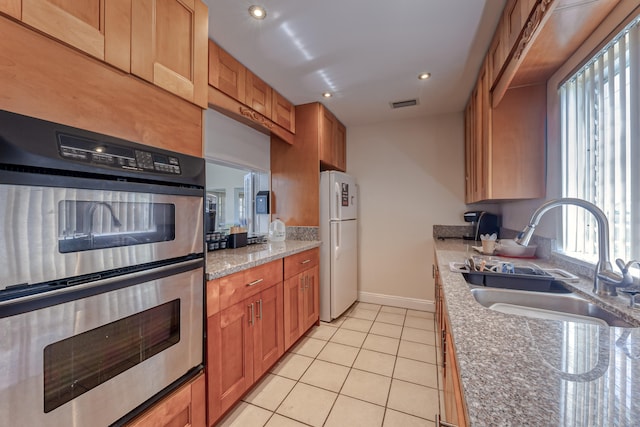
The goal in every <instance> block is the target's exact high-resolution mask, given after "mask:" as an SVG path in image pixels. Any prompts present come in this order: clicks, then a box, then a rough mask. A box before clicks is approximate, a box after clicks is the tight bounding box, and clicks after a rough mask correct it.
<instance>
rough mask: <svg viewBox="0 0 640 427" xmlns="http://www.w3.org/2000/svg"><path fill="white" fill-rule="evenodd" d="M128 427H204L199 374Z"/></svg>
mask: <svg viewBox="0 0 640 427" xmlns="http://www.w3.org/2000/svg"><path fill="white" fill-rule="evenodd" d="M127 426H128V427H165V426H166V427H204V426H206V409H205V379H204V374H200V375H199V376H197V377H196V378H195V379H193V380H192V381H190V382H189V383H187V384H185V385H183V386H182V387H180V388H179V389H177V390H176V391H174V392H173V393H171V394H170V395H169V396H167V397H165V398H164V399H162V400H161V401H160V402H159V403H157V404H155V405H154V406H153V407H152V408H150V409H149V410H147V411H146V412H144V413H143V414H141V415H140V416H139V417H137V418H135V419H134V420H133V421H132V422H131V423H129V424H127Z"/></svg>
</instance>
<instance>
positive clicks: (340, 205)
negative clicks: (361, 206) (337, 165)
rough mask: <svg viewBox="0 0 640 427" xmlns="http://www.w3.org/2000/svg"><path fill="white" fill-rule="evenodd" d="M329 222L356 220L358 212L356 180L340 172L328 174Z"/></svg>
mask: <svg viewBox="0 0 640 427" xmlns="http://www.w3.org/2000/svg"><path fill="white" fill-rule="evenodd" d="M330 177H331V179H330V182H331V184H330V185H331V189H330V197H331V213H330V215H331V220H336V221H344V220H348V219H356V218H357V215H358V214H357V211H358V188H357V186H356V180H355V179H354V178H353V177H351V176H349V175H347V174H345V173H341V172H330Z"/></svg>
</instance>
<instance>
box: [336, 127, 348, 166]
mask: <svg viewBox="0 0 640 427" xmlns="http://www.w3.org/2000/svg"><path fill="white" fill-rule="evenodd" d="M333 135H334V137H333V164H334V166H335V167H336V169H338V170H340V171H342V172H344V171H346V170H347V128H346V127H345V126H344V125H343V124H342V123H340V122H339V121H338V120H337V119H336V126H335V132H334V134H333Z"/></svg>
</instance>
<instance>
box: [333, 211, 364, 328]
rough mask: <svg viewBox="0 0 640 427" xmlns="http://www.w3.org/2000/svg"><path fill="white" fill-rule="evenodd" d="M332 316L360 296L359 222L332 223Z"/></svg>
mask: <svg viewBox="0 0 640 427" xmlns="http://www.w3.org/2000/svg"><path fill="white" fill-rule="evenodd" d="M330 274H331V298H330V299H331V318H332V319H335V318H336V317H339V316H340V315H341V314H342V313H344V311H345V310H346V309H347V308H349V306H350V305H351V304H353V303H354V302H355V301H356V299H357V298H358V222H357V221H356V220H349V221H336V222H332V223H331V273H330Z"/></svg>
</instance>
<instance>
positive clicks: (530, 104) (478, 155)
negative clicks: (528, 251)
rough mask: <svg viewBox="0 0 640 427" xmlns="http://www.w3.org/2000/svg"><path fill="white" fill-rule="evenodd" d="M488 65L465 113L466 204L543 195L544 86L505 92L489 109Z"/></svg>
mask: <svg viewBox="0 0 640 427" xmlns="http://www.w3.org/2000/svg"><path fill="white" fill-rule="evenodd" d="M489 76H490V73H489V61H485V64H484V65H483V67H482V68H481V71H480V75H479V76H478V82H477V84H476V87H475V88H474V89H473V91H472V94H471V96H470V98H469V101H468V103H467V106H466V109H465V126H466V130H465V138H466V140H465V190H466V194H465V202H466V203H474V202H479V201H485V200H513V199H533V198H540V197H544V195H545V124H546V85H545V84H539V85H530V86H523V87H518V88H513V89H509V91H508V92H507V93H506V94H505V96H504V97H503V99H502V101H501V103H500V105H499V106H498V107H492V105H491V98H490V95H491V93H490V84H489V78H490V77H489Z"/></svg>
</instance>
